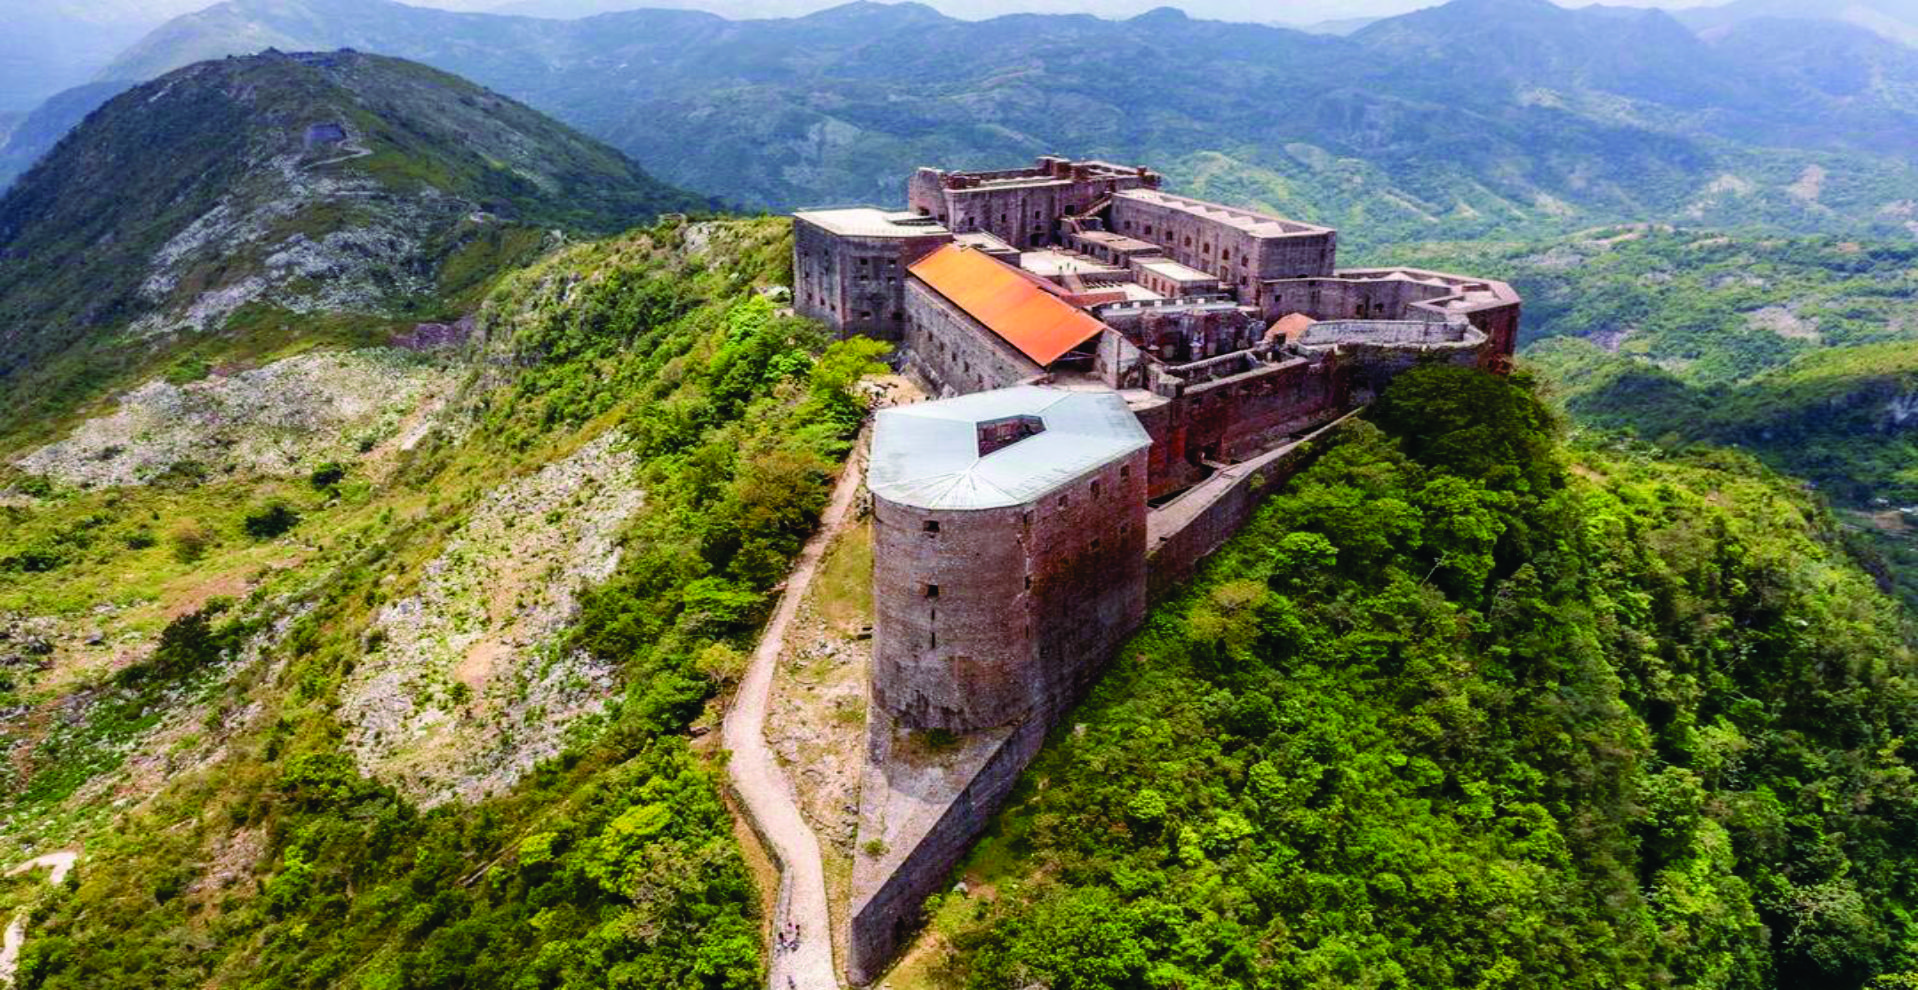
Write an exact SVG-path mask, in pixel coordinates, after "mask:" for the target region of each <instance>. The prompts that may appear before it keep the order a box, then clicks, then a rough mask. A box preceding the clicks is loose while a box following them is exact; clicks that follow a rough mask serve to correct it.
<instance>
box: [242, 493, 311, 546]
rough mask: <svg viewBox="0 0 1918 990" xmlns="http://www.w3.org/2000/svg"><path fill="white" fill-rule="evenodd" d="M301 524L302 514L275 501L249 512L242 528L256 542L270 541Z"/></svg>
mask: <svg viewBox="0 0 1918 990" xmlns="http://www.w3.org/2000/svg"><path fill="white" fill-rule="evenodd" d="M299 523H300V514H299V513H297V512H295V511H293V507H292V506H290V505H287V504H286V503H285V502H281V501H278V500H275V501H272V502H268V503H266V504H265V505H262V506H259V507H258V508H256V509H254V510H253V511H251V512H248V513H247V514H246V520H245V522H243V523H241V528H243V529H245V530H246V535H248V536H251V537H253V538H254V539H256V540H270V539H273V538H274V537H276V536H280V535H283V534H284V533H286V531H287V530H290V529H292V528H293V527H295V526H297V525H299Z"/></svg>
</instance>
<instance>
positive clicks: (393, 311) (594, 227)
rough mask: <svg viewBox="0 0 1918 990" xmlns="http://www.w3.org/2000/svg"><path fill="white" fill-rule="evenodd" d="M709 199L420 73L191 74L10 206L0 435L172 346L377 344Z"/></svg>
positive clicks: (90, 132)
mask: <svg viewBox="0 0 1918 990" xmlns="http://www.w3.org/2000/svg"><path fill="white" fill-rule="evenodd" d="M703 205H704V204H703V203H702V201H700V200H698V199H697V198H695V197H693V196H690V195H687V194H685V193H681V192H678V191H676V190H674V189H671V188H669V187H666V186H664V185H662V184H660V183H659V182H657V181H654V180H653V179H651V178H650V177H648V176H647V175H646V174H645V173H643V172H641V171H640V170H639V169H638V168H637V167H636V166H635V165H634V164H633V163H632V162H631V161H630V160H628V159H626V158H624V157H623V156H621V155H620V154H619V153H618V152H615V151H612V150H611V149H608V148H606V147H604V146H602V145H599V144H597V143H595V142H593V141H591V140H589V139H587V138H585V137H582V136H581V135H579V134H577V133H575V132H573V131H571V130H569V129H567V128H566V127H564V126H561V125H559V124H556V123H554V122H552V121H550V120H548V119H546V118H544V117H542V116H540V115H539V114H538V113H535V112H534V111H532V110H529V109H527V108H525V107H523V106H520V105H519V104H517V103H514V102H513V101H511V100H508V99H505V98H504V97H501V96H498V95H496V94H493V93H490V92H487V91H486V90H483V89H481V88H479V87H477V86H473V85H471V84H468V83H465V82H463V81H461V80H459V79H456V78H453V77H451V76H448V75H446V74H445V73H442V72H439V71H436V70H433V69H428V68H425V67H422V66H418V65H413V64H410V63H406V62H401V61H398V60H395V59H389V58H381V57H376V56H370V55H361V54H356V53H353V52H339V53H334V54H325V55H284V54H278V53H269V54H265V55H260V56H254V57H249V58H242V59H228V60H223V61H218V62H209V63H205V64H200V65H195V66H191V67H189V68H186V69H182V70H180V71H178V72H174V73H171V74H169V75H167V76H164V77H162V78H160V79H158V80H155V81H154V82H151V83H148V84H146V85H143V86H140V87H137V88H135V89H133V90H131V91H129V92H126V93H124V94H122V95H120V96H119V97H117V98H115V99H113V100H112V101H110V102H109V103H108V104H107V105H106V106H105V107H103V108H101V109H100V110H99V111H98V112H96V113H94V114H93V115H92V116H91V117H89V118H88V119H87V120H86V122H85V124H84V125H83V126H82V127H80V128H79V129H78V130H77V131H75V132H74V133H73V134H72V135H71V136H69V137H68V138H66V139H65V140H64V141H62V142H61V143H60V145H59V146H58V147H57V148H56V149H55V150H54V151H53V153H52V154H51V155H49V156H48V157H47V158H46V159H44V160H42V161H41V162H40V163H39V165H37V166H36V167H35V168H33V169H32V170H31V171H30V172H28V173H27V174H26V175H25V176H23V177H22V178H21V179H20V181H19V182H18V183H17V184H16V185H15V186H14V187H13V188H12V189H11V190H9V191H8V192H7V193H6V194H5V196H4V197H3V198H0V386H4V388H3V389H0V390H3V391H4V393H5V395H6V399H5V400H4V402H0V423H3V422H16V421H18V420H19V419H20V418H22V417H24V416H26V415H27V414H28V413H30V412H34V411H41V412H44V411H45V410H47V409H48V408H49V403H55V404H57V403H58V402H60V401H62V400H72V399H76V398H84V397H86V396H87V395H89V394H91V393H92V392H93V391H94V390H95V388H96V387H97V385H98V384H99V383H100V382H101V381H102V380H103V379H108V378H113V377H114V376H115V375H116V374H120V373H124V372H126V371H128V370H132V369H137V368H139V367H144V366H148V365H150V364H151V363H152V362H153V361H155V360H158V359H159V358H161V357H163V356H166V355H169V354H173V353H176V352H178V351H180V350H182V349H185V348H191V347H199V348H200V350H201V352H202V353H201V357H202V358H203V359H204V358H207V357H213V356H217V354H218V352H219V350H220V348H219V346H218V344H219V342H220V341H232V340H239V339H246V340H249V341H251V343H252V345H253V346H260V345H261V344H262V343H263V342H264V341H267V340H268V339H277V340H280V341H287V340H297V339H302V338H306V337H310V336H314V335H317V334H321V333H322V332H325V331H329V330H330V331H331V332H335V333H340V334H347V335H352V336H355V337H356V338H358V339H360V340H361V342H373V343H377V342H381V341H382V339H383V332H384V329H383V328H385V327H388V326H390V325H394V324H398V323H404V322H406V321H408V320H419V319H432V318H438V317H441V316H448V317H453V316H457V315H458V312H459V310H460V309H461V308H462V301H464V302H465V303H466V304H470V303H471V301H472V300H473V298H474V297H475V295H476V293H477V292H478V291H480V289H482V288H483V287H484V285H485V284H486V283H487V282H488V280H489V279H490V278H491V277H492V276H494V275H495V274H497V273H498V272H499V271H501V270H502V269H503V268H504V267H507V266H510V265H511V264H514V263H517V262H523V261H524V260H526V259H528V258H530V257H532V256H533V255H535V254H537V253H538V252H539V251H542V250H545V249H547V248H549V247H550V246H552V243H553V242H555V241H556V240H559V239H563V238H564V237H566V236H567V235H568V234H569V233H582V232H583V233H605V232H609V231H614V230H619V229H623V228H625V227H628V226H631V225H633V224H635V223H639V222H641V221H644V220H646V219H648V218H650V217H652V216H654V215H656V214H658V213H660V212H663V211H672V210H686V209H697V208H699V207H701V206H703ZM209 341H211V342H212V343H209Z"/></svg>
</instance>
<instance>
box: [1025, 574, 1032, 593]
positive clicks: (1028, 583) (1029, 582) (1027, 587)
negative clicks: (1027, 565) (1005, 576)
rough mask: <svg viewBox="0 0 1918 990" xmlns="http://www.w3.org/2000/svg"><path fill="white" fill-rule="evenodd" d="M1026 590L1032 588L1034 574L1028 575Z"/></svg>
mask: <svg viewBox="0 0 1918 990" xmlns="http://www.w3.org/2000/svg"><path fill="white" fill-rule="evenodd" d="M1026 590H1027V591H1031V590H1032V575H1030V574H1028V575H1026Z"/></svg>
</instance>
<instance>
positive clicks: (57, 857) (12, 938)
mask: <svg viewBox="0 0 1918 990" xmlns="http://www.w3.org/2000/svg"><path fill="white" fill-rule="evenodd" d="M79 858H80V854H79V853H77V852H71V851H64V852H55V853H48V854H46V855H45V856H40V857H36V858H34V859H30V860H27V861H26V862H24V863H21V864H20V865H18V866H15V867H14V868H13V869H11V870H8V871H7V876H10V877H13V876H19V875H20V874H22V873H25V872H27V871H28V870H38V869H45V868H51V869H52V870H53V873H52V874H51V875H50V876H48V877H47V882H48V883H50V884H58V883H60V882H62V881H64V880H66V878H67V872H68V871H70V870H72V869H73V863H74V861H75V860H77V859H79ZM26 943H27V909H26V908H21V909H20V910H18V911H15V912H14V913H13V921H12V923H10V924H8V925H7V934H6V937H5V940H4V941H3V942H0V984H4V985H6V986H13V973H14V970H16V969H19V968H20V947H21V946H23V945H25V944H26Z"/></svg>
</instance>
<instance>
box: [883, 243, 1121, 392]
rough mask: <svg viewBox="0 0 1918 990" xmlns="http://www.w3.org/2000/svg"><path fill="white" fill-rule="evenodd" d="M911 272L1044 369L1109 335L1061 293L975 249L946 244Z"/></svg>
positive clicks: (920, 262) (1100, 324)
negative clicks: (1100, 337)
mask: <svg viewBox="0 0 1918 990" xmlns="http://www.w3.org/2000/svg"><path fill="white" fill-rule="evenodd" d="M911 271H912V273H913V274H914V275H916V276H918V277H919V280H920V281H922V282H925V283H926V284H927V285H928V286H931V287H932V289H933V291H935V292H937V293H939V294H940V295H942V296H945V297H946V299H947V300H948V301H949V302H951V303H952V304H953V305H954V306H957V307H959V308H960V309H962V310H964V311H965V312H966V315H968V316H971V317H972V318H973V319H975V320H978V321H979V322H980V323H983V324H985V326H986V328H987V329H989V330H991V331H992V332H993V333H996V334H998V335H999V336H1001V337H1003V338H1005V341H1006V343H1008V344H1011V345H1012V346H1014V347H1016V348H1018V349H1019V351H1020V352H1021V353H1023V354H1024V355H1025V356H1026V357H1029V358H1031V359H1032V360H1033V363H1035V364H1037V365H1039V366H1040V367H1042V368H1043V367H1045V366H1046V365H1049V364H1051V363H1052V362H1054V361H1057V360H1059V358H1060V357H1061V356H1062V355H1064V354H1065V353H1066V352H1067V351H1070V350H1072V349H1073V348H1074V347H1077V346H1079V345H1080V344H1083V343H1085V342H1086V341H1088V340H1091V339H1092V338H1093V337H1096V336H1098V334H1099V331H1101V330H1104V329H1105V324H1103V323H1100V322H1099V321H1098V320H1096V319H1094V318H1093V317H1092V316H1091V315H1090V314H1088V313H1084V312H1081V311H1080V310H1078V309H1075V308H1074V307H1073V306H1072V304H1071V303H1068V302H1066V301H1065V300H1063V299H1061V298H1059V296H1058V295H1057V291H1058V290H1056V289H1053V288H1051V286H1042V285H1040V284H1038V283H1037V282H1036V280H1034V279H1029V278H1027V277H1026V275H1025V273H1023V272H1021V271H1019V270H1018V269H1016V268H1013V267H1012V266H1010V265H1007V264H1005V263H1004V262H1001V261H999V260H997V259H995V258H992V257H990V256H988V255H986V254H983V253H981V252H979V251H975V250H972V249H971V248H965V247H960V246H958V245H956V244H948V245H946V246H945V247H942V248H940V249H939V250H937V251H934V252H933V253H931V254H929V255H927V256H926V257H925V258H924V259H922V260H921V261H919V262H918V263H917V264H915V265H913V266H912V269H911Z"/></svg>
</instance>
